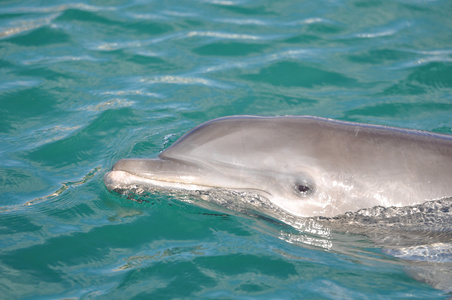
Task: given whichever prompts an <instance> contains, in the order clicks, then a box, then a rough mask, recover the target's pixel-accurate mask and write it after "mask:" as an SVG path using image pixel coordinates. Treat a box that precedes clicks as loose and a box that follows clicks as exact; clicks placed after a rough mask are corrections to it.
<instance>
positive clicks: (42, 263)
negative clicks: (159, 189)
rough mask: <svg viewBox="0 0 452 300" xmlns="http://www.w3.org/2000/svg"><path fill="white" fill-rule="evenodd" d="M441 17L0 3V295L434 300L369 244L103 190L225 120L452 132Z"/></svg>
mask: <svg viewBox="0 0 452 300" xmlns="http://www.w3.org/2000/svg"><path fill="white" fill-rule="evenodd" d="M451 14H452V2H450V1H445V0H443V1H441V0H439V1H405V0H397V1H389V0H388V1H386V0H383V1H358V0H355V1H295V0H283V1H257V0H243V1H242V0H231V1H229V0H224V1H223V0H204V1H185V0H178V1H141V0H136V1H92V2H88V1H84V2H80V1H79V2H69V1H2V2H1V3H0V75H1V76H0V139H1V141H2V142H1V145H0V214H1V215H0V274H1V277H0V295H2V296H0V297H2V298H5V299H16V298H17V299H19V298H20V299H22V298H25V299H38V298H39V299H41V298H43V299H57V298H83V299H92V298H101V299H102V298H108V299H123V298H129V299H140V298H142V299H161V298H235V299H250V298H253V299H255V298H265V299H268V298H279V299H292V298H296V299H298V298H315V299H328V298H332V299H346V298H348V299H366V298H367V299H378V298H380V299H388V298H393V299H394V298H402V299H406V298H419V299H435V298H445V297H446V292H444V291H442V290H438V289H435V288H433V287H432V286H430V285H428V284H426V283H424V282H423V281H422V280H421V281H418V280H416V279H415V276H412V275H410V272H408V271H407V267H408V265H407V263H406V262H405V261H403V260H402V259H400V258H397V257H395V256H394V255H390V253H389V254H388V251H385V249H383V248H382V247H380V246H378V244H376V243H374V242H373V241H372V240H371V239H369V238H367V237H366V236H365V235H357V234H346V233H338V234H335V235H331V236H327V237H326V238H325V237H324V236H322V237H321V238H320V237H317V236H316V235H315V234H314V235H312V234H310V235H306V234H303V233H301V232H297V230H295V229H294V228H291V227H289V226H285V225H283V224H279V223H274V222H271V221H269V220H266V219H264V218H252V217H246V216H242V215H240V214H234V213H231V214H225V213H218V212H215V211H210V210H207V209H203V208H199V207H196V206H193V205H190V204H189V203H185V202H181V201H178V200H177V199H172V198H168V197H165V196H158V197H157V196H156V199H155V201H154V202H153V203H152V204H142V205H140V204H138V203H135V202H132V201H128V200H127V199H123V198H120V197H118V196H117V195H114V194H111V193H109V192H108V191H107V190H106V189H105V187H104V185H103V181H102V177H103V174H104V173H105V172H106V171H107V170H108V169H109V168H110V167H111V166H112V164H113V163H114V162H115V161H117V160H118V159H121V158H125V157H153V156H156V155H158V153H159V152H160V151H161V150H163V149H165V148H166V147H168V146H169V145H170V144H171V143H172V142H174V141H175V140H176V139H177V138H178V137H180V136H181V135H182V134H184V133H185V132H186V131H187V130H189V129H190V128H192V127H193V126H195V125H197V124H200V123H202V122H204V121H207V120H209V119H212V118H216V117H220V116H226V115H234V114H256V115H287V114H291V115H303V114H308V115H316V116H321V117H330V118H337V119H341V120H349V121H359V122H365V123H374V124H383V125H392V126H399V127H409V128H416V129H422V130H429V131H435V132H441V133H446V134H451V133H452V131H451V130H452V118H451V116H452V34H451V32H452V18H451V17H450V16H451ZM316 241H317V242H316ZM318 241H321V242H318ZM450 261H451V260H449V263H450ZM444 267H445V268H449V267H450V266H449V265H447V264H446V265H445V266H444ZM449 270H450V269H449ZM424 281H425V280H424Z"/></svg>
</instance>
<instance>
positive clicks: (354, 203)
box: [104, 116, 452, 217]
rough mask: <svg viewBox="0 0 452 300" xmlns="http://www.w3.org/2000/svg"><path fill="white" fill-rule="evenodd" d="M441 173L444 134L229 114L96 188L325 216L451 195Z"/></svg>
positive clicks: (448, 143) (122, 167)
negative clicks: (229, 198) (214, 197)
mask: <svg viewBox="0 0 452 300" xmlns="http://www.w3.org/2000/svg"><path fill="white" fill-rule="evenodd" d="M451 175H452V136H449V135H442V134H435V133H429V132H424V131H417V130H408V129H399V128H394V127H386V126H378V125H367V124H360V123H352V122H343V121H337V120H332V119H324V118H319V117H312V116H285V117H257V116H232V117H224V118H219V119H215V120H212V121H209V122H206V123H204V124H201V125H199V126H197V127H195V128H194V129H192V130H191V131H189V132H188V133H186V134H185V135H184V136H182V137H181V138H180V139H179V140H178V141H176V142H175V143H174V144H173V145H172V146H171V147H169V148H168V149H166V150H165V151H163V152H162V153H161V154H160V155H159V156H158V157H157V158H155V159H123V160H120V161H118V162H117V163H116V164H115V165H114V166H113V168H112V169H111V171H110V172H108V173H106V174H105V176H104V182H105V185H106V187H107V188H108V189H109V190H114V191H134V192H140V191H151V192H152V191H156V190H158V191H171V192H178V193H182V194H184V193H187V194H194V193H195V192H198V193H200V194H209V193H212V192H218V191H220V192H221V191H233V192H235V194H234V195H236V197H235V198H234V201H237V202H240V201H243V200H242V197H241V195H255V196H256V199H257V198H259V199H264V201H260V202H259V204H255V205H256V207H257V208H256V209H259V206H260V207H262V206H263V205H264V206H265V205H267V206H269V207H270V210H271V209H275V210H281V211H284V212H286V213H288V214H290V215H293V216H296V217H312V216H324V217H332V216H336V215H338V214H343V213H345V212H348V211H352V212H354V211H357V210H359V209H362V208H371V207H374V206H384V207H389V206H410V205H415V204H420V203H423V202H426V201H431V200H439V199H443V198H448V197H452V176H451ZM219 195H221V193H220V194H219ZM243 198H246V197H243ZM249 202H250V203H251V204H249V205H251V206H252V205H253V203H252V202H253V201H249ZM267 210H268V207H267Z"/></svg>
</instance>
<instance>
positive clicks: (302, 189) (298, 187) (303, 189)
mask: <svg viewBox="0 0 452 300" xmlns="http://www.w3.org/2000/svg"><path fill="white" fill-rule="evenodd" d="M295 192H297V193H298V194H301V195H302V196H308V195H310V194H312V193H313V192H314V189H313V188H312V187H311V186H310V185H309V184H307V183H304V182H303V183H296V184H295Z"/></svg>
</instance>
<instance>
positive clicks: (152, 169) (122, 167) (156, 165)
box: [104, 158, 211, 190]
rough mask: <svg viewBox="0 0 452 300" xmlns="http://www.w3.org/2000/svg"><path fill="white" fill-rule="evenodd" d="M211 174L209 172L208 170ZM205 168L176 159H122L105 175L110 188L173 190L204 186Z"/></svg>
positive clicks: (105, 180)
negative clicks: (137, 187) (132, 187)
mask: <svg viewBox="0 0 452 300" xmlns="http://www.w3.org/2000/svg"><path fill="white" fill-rule="evenodd" d="M207 173H211V172H207ZM205 177H206V167H205V166H202V165H200V164H194V163H191V162H187V161H181V160H176V159H160V158H156V159H122V160H119V161H118V162H116V163H115V164H114V165H113V167H112V169H111V171H110V172H108V173H106V174H105V176H104V183H105V186H106V187H107V188H108V189H109V190H116V189H127V188H129V187H131V186H140V187H143V188H146V187H149V188H151V187H162V188H165V187H166V188H174V189H207V188H210V187H211V183H210V182H206V179H205Z"/></svg>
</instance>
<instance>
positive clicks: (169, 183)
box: [106, 170, 272, 197]
mask: <svg viewBox="0 0 452 300" xmlns="http://www.w3.org/2000/svg"><path fill="white" fill-rule="evenodd" d="M113 173H115V174H118V173H125V174H127V176H132V177H135V178H137V179H138V180H139V181H146V182H150V183H151V184H152V185H153V186H154V187H156V188H159V187H160V188H168V187H171V188H174V189H179V190H190V191H196V190H199V191H208V190H215V189H225V190H234V191H243V192H249V193H253V192H254V193H256V194H260V195H262V196H264V195H266V196H270V197H271V196H272V194H271V193H270V192H268V191H266V190H262V189H256V188H249V189H248V188H235V187H219V186H214V185H202V184H197V183H186V182H178V181H174V180H162V179H154V178H147V177H143V176H140V175H138V174H133V173H130V172H128V171H123V170H111V171H110V172H108V173H107V174H106V176H112V174H113ZM120 176H121V177H122V176H125V175H124V174H121V175H120ZM112 181H113V179H112ZM117 181H120V180H117ZM120 182H121V181H120ZM113 185H115V186H118V184H113Z"/></svg>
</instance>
